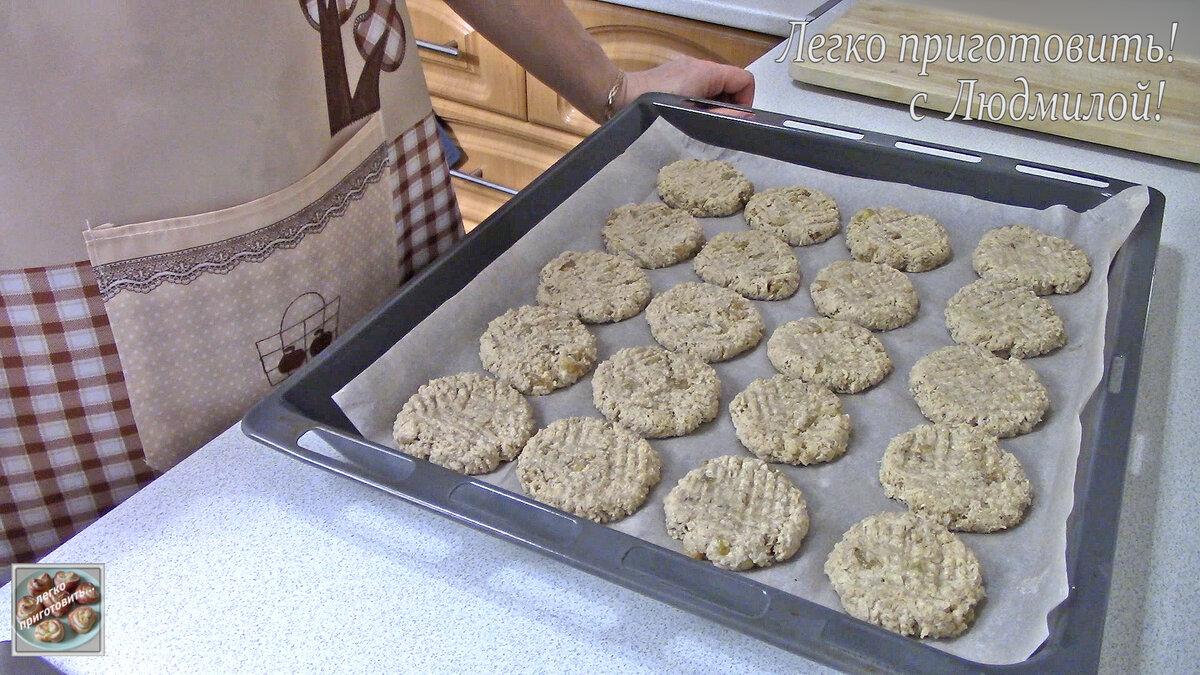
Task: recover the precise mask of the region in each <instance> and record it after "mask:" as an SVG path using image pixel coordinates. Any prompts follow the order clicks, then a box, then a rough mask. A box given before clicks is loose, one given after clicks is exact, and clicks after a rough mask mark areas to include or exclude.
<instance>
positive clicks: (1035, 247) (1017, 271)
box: [971, 225, 1092, 295]
mask: <svg viewBox="0 0 1200 675" xmlns="http://www.w3.org/2000/svg"><path fill="white" fill-rule="evenodd" d="M971 266H972V267H974V268H975V273H976V274H978V275H979V276H981V277H984V278H985V279H1005V280H1010V281H1015V282H1017V283H1019V284H1021V285H1022V286H1028V287H1029V288H1032V289H1033V292H1034V293H1037V294H1038V295H1050V294H1051V293H1074V292H1075V291H1077V290H1079V288H1080V287H1081V286H1083V285H1084V284H1085V283H1087V280H1088V277H1090V276H1091V275H1092V263H1091V261H1089V260H1088V256H1087V253H1084V252H1083V251H1082V250H1080V249H1079V247H1077V246H1075V244H1073V243H1071V242H1070V241H1068V240H1066V239H1063V238H1062V237H1056V236H1054V235H1050V234H1046V233H1045V232H1041V231H1038V230H1035V229H1033V228H1032V227H1028V226H1026V225H1007V226H1005V227H997V228H996V229H994V230H989V231H988V232H986V233H985V234H984V235H983V237H982V238H981V239H980V240H979V244H978V245H977V246H976V247H975V252H974V253H973V254H972V255H971Z"/></svg>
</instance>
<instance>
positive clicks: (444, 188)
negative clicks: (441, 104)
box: [391, 113, 464, 283]
mask: <svg viewBox="0 0 1200 675" xmlns="http://www.w3.org/2000/svg"><path fill="white" fill-rule="evenodd" d="M391 154H392V158H393V161H392V172H391V179H392V209H393V210H394V211H395V214H396V249H397V250H398V251H399V256H400V258H399V264H400V281H401V283H403V282H404V281H407V280H408V279H409V278H411V277H412V276H413V275H414V274H416V273H417V272H418V271H420V269H421V268H423V267H425V266H426V265H428V264H429V263H430V262H432V261H433V259H434V258H437V257H438V256H439V255H442V254H443V253H445V252H447V251H449V250H450V249H451V248H452V247H453V246H454V245H455V244H457V243H458V242H459V240H461V239H462V238H463V235H464V231H463V224H462V216H461V215H460V214H459V211H458V201H457V200H456V199H455V198H454V188H453V186H452V185H451V183H450V168H449V167H448V166H446V160H445V156H444V155H443V154H442V145H441V143H440V142H439V140H438V134H437V121H436V119H435V117H434V115H433V114H432V113H430V114H429V116H427V117H426V118H425V119H423V120H421V121H420V122H418V123H417V124H416V125H414V126H413V128H411V129H409V130H408V131H406V132H404V133H403V134H401V135H400V137H399V138H397V139H396V141H395V142H394V143H392V146H391Z"/></svg>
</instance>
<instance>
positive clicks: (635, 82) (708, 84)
mask: <svg viewBox="0 0 1200 675" xmlns="http://www.w3.org/2000/svg"><path fill="white" fill-rule="evenodd" d="M648 91H661V92H665V93H668V94H678V95H680V96H691V97H695V98H706V99H710V100H713V101H721V102H723V103H732V104H734V105H739V106H743V107H747V108H748V107H750V106H752V105H753V104H754V76H753V75H751V74H750V73H749V72H748V71H746V70H743V69H741V68H738V67H736V66H727V65H722V64H720V63H714V62H712V61H702V60H700V59H695V58H692V57H690V56H681V57H679V58H677V59H675V60H674V61H669V62H667V63H664V64H663V65H661V66H657V67H655V68H651V69H649V70H640V71H635V72H631V73H626V74H625V85H624V87H622V91H621V92H619V95H618V96H617V97H616V101H615V105H614V106H613V107H614V108H615V109H617V110H619V109H621V108H623V107H625V106H626V105H628V104H630V103H632V102H633V100H634V99H636V98H637V97H638V96H640V95H642V94H644V93H646V92H648Z"/></svg>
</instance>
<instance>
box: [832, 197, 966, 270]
mask: <svg viewBox="0 0 1200 675" xmlns="http://www.w3.org/2000/svg"><path fill="white" fill-rule="evenodd" d="M846 246H847V247H848V248H849V249H850V255H852V256H854V259H855V260H861V261H863V262H875V263H881V264H884V265H888V266H890V267H895V268H896V269H898V270H901V271H903V272H926V271H929V270H931V269H933V268H935V267H938V266H940V265H942V264H943V263H945V262H946V261H947V260H949V259H950V237H949V235H947V234H946V228H944V227H942V224H941V223H939V222H938V221H936V220H934V219H933V218H931V217H930V216H926V215H923V214H919V213H909V212H907V211H905V210H903V209H900V208H897V207H895V206H881V207H879V208H877V209H863V210H861V211H859V212H858V213H856V214H854V216H853V217H852V218H850V223H849V224H848V225H846Z"/></svg>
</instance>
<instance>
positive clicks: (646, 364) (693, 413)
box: [592, 347, 721, 438]
mask: <svg viewBox="0 0 1200 675" xmlns="http://www.w3.org/2000/svg"><path fill="white" fill-rule="evenodd" d="M720 397H721V381H720V380H719V379H718V378H717V371H716V370H713V367H712V366H710V365H708V364H707V363H705V362H704V361H702V360H700V359H698V358H696V357H695V356H691V355H689V354H680V353H676V352H672V351H668V350H666V349H663V348H661V347H626V348H625V349H622V350H621V351H619V352H617V353H616V354H613V356H612V358H610V359H608V360H607V361H604V362H603V363H601V364H600V365H599V366H596V374H595V376H594V377H592V402H593V403H594V404H595V406H596V409H597V410H599V411H600V412H601V413H603V414H604V416H605V417H607V418H608V419H609V420H610V421H612V422H615V423H617V424H620V425H622V426H625V427H627V428H629V429H631V430H633V432H634V433H636V434H638V435H639V436H644V437H646V438H667V437H670V436H682V435H684V434H689V433H691V432H692V431H694V430H695V429H696V427H698V426H700V425H701V424H704V423H705V422H709V421H711V420H712V419H714V418H715V417H716V416H717V407H718V405H719V399H720Z"/></svg>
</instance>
